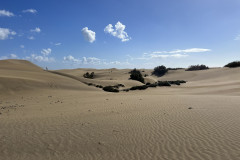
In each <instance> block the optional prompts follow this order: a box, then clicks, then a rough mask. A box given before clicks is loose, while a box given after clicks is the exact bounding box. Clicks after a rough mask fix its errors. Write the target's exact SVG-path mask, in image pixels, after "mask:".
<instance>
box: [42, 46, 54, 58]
mask: <svg viewBox="0 0 240 160" xmlns="http://www.w3.org/2000/svg"><path fill="white" fill-rule="evenodd" d="M51 52H52V49H51V48H47V49H42V51H41V53H42V54H43V55H44V56H48V55H49V54H51Z"/></svg>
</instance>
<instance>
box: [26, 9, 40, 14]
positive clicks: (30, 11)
mask: <svg viewBox="0 0 240 160" xmlns="http://www.w3.org/2000/svg"><path fill="white" fill-rule="evenodd" d="M22 12H23V13H33V14H35V13H37V10H36V9H26V10H23V11H22Z"/></svg>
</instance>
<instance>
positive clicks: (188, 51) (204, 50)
mask: <svg viewBox="0 0 240 160" xmlns="http://www.w3.org/2000/svg"><path fill="white" fill-rule="evenodd" d="M209 51H211V49H205V48H189V49H182V50H181V49H177V50H173V51H155V52H153V53H155V54H165V53H170V54H174V53H200V52H209Z"/></svg>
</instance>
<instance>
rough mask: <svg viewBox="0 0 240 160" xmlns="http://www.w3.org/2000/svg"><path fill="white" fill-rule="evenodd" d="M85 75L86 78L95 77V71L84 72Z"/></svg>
mask: <svg viewBox="0 0 240 160" xmlns="http://www.w3.org/2000/svg"><path fill="white" fill-rule="evenodd" d="M83 77H84V78H90V79H93V77H94V72H92V73H90V74H89V73H88V72H87V73H85V74H83Z"/></svg>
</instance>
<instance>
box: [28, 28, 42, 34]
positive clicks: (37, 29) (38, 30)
mask: <svg viewBox="0 0 240 160" xmlns="http://www.w3.org/2000/svg"><path fill="white" fill-rule="evenodd" d="M30 31H31V32H36V33H40V32H41V29H40V28H39V27H36V28H35V29H31V30H30Z"/></svg>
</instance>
